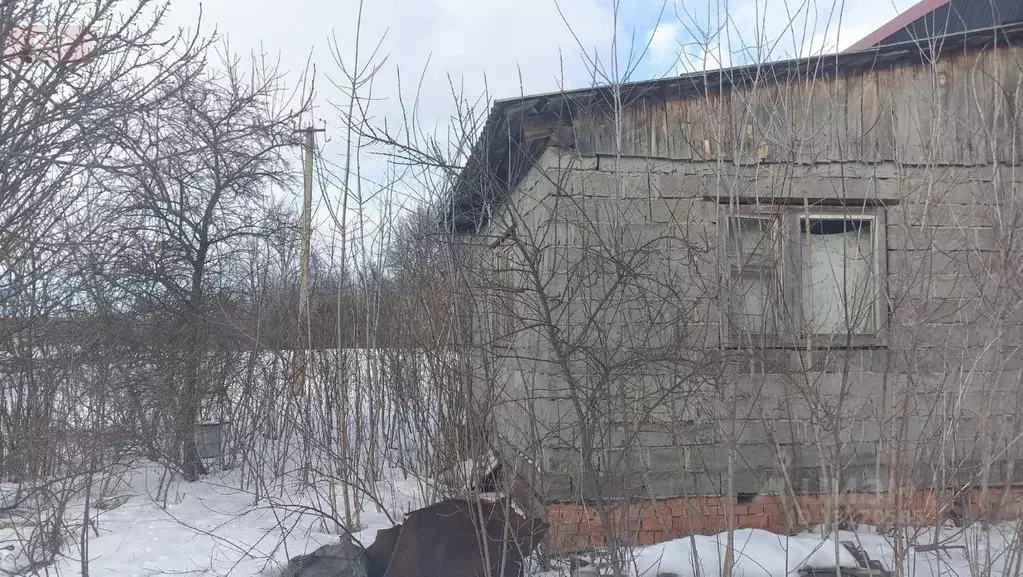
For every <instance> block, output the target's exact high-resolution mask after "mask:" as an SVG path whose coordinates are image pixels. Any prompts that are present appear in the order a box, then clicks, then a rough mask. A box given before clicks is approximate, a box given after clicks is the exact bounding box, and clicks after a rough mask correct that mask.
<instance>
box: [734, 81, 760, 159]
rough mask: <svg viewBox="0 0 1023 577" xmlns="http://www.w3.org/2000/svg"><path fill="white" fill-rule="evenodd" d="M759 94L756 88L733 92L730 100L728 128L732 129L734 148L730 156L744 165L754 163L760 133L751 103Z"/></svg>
mask: <svg viewBox="0 0 1023 577" xmlns="http://www.w3.org/2000/svg"><path fill="white" fill-rule="evenodd" d="M757 93H758V90H757V89H756V88H753V89H741V90H733V91H732V93H731V96H732V97H731V99H730V100H729V111H728V112H729V116H730V122H729V123H728V127H729V128H730V130H729V132H730V133H731V146H732V147H731V153H730V156H731V158H732V159H734V160H735V161H736V162H739V163H742V164H751V163H752V162H753V161H754V157H753V150H754V149H755V148H756V145H755V142H756V138H757V137H756V134H757V132H758V131H757V130H755V128H756V127H755V125H754V122H753V120H754V119H753V114H752V111H751V110H750V107H751V106H752V102H751V101H752V99H753V98H756V96H757Z"/></svg>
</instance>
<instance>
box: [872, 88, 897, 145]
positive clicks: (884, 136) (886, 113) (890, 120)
mask: <svg viewBox="0 0 1023 577" xmlns="http://www.w3.org/2000/svg"><path fill="white" fill-rule="evenodd" d="M894 90H895V79H894V77H893V75H892V71H891V70H890V69H889V70H881V71H879V72H878V73H877V122H876V124H875V127H874V130H873V132H874V135H873V140H872V142H871V145H872V146H873V147H874V148H875V152H874V157H875V158H874V160H875V161H880V162H893V161H894V160H895V111H894V106H895V94H894Z"/></svg>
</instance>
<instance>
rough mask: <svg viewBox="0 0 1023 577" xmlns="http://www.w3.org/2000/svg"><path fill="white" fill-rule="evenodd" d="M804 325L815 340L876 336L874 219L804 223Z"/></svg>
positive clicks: (801, 228) (813, 219)
mask: <svg viewBox="0 0 1023 577" xmlns="http://www.w3.org/2000/svg"><path fill="white" fill-rule="evenodd" d="M799 224H800V226H799V231H800V238H799V247H800V251H801V253H802V258H801V259H800V261H799V262H801V263H802V267H803V270H802V275H801V276H802V285H801V289H802V291H801V294H802V296H801V300H802V303H801V304H802V310H803V321H804V326H805V329H806V330H807V332H810V333H813V334H830V335H836V334H847V333H852V334H872V333H873V332H874V331H875V329H876V327H875V326H874V325H875V320H876V319H875V310H876V309H875V306H876V304H877V303H876V300H877V291H876V286H877V283H876V282H875V279H874V274H875V273H874V271H875V270H876V268H875V266H874V261H873V259H874V242H873V226H872V225H873V222H872V221H871V220H870V219H849V218H826V217H825V218H817V217H810V218H806V217H803V218H800V223H799Z"/></svg>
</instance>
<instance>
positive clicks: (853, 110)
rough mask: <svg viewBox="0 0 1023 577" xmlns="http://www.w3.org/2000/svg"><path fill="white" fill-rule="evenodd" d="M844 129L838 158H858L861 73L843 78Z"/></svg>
mask: <svg viewBox="0 0 1023 577" xmlns="http://www.w3.org/2000/svg"><path fill="white" fill-rule="evenodd" d="M844 83H845V86H844V87H843V91H844V93H845V105H844V110H845V131H844V132H843V133H842V141H841V142H840V143H839V146H840V147H841V151H840V156H841V158H840V160H842V161H844V162H849V161H858V160H860V158H861V156H860V140H861V135H862V134H863V109H862V104H863V75H861V74H853V75H851V76H849V77H847V78H845V79H844Z"/></svg>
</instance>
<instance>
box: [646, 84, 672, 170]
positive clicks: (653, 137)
mask: <svg viewBox="0 0 1023 577" xmlns="http://www.w3.org/2000/svg"><path fill="white" fill-rule="evenodd" d="M648 112H649V118H648V120H649V122H650V155H651V156H653V157H656V158H667V157H669V156H670V152H669V147H668V103H667V101H666V100H665V99H664V98H663V97H662V96H656V97H654V98H651V99H650V106H649V110H648Z"/></svg>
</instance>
